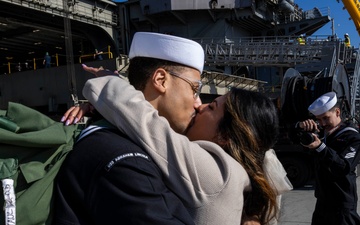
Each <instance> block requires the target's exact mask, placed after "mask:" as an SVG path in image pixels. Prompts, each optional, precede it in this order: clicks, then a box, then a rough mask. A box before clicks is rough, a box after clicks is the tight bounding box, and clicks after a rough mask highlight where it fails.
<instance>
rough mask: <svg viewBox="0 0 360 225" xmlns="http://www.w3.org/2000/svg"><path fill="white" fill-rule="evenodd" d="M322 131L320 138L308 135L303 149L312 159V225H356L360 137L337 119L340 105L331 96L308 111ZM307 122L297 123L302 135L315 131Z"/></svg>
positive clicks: (334, 96)
mask: <svg viewBox="0 0 360 225" xmlns="http://www.w3.org/2000/svg"><path fill="white" fill-rule="evenodd" d="M308 110H309V111H310V112H311V113H312V114H313V115H314V116H315V117H316V119H317V121H318V124H319V125H320V126H321V127H322V128H323V129H324V137H323V138H321V139H320V138H319V137H318V136H317V135H315V134H312V136H313V138H314V141H313V142H312V143H310V144H309V145H306V146H305V147H308V148H309V149H310V150H311V153H312V154H313V155H314V158H315V166H316V169H315V171H316V174H315V197H316V198H317V201H316V205H315V210H314V213H313V217H312V223H311V224H312V225H358V224H360V217H359V215H358V214H357V200H358V196H357V192H356V190H357V189H356V173H355V169H356V166H357V164H358V163H359V159H360V154H359V147H360V134H359V132H358V130H357V129H355V128H354V127H352V126H351V124H350V123H346V122H344V121H343V120H342V118H341V109H340V101H338V100H337V96H336V93H335V92H329V93H326V94H324V95H322V96H320V97H319V98H318V99H316V100H315V101H314V102H313V103H312V104H311V105H310V106H309V108H308ZM318 124H317V123H316V122H315V121H314V120H312V119H308V120H305V121H302V122H299V123H298V126H299V127H300V128H301V129H303V130H304V131H313V130H318V129H319V127H318Z"/></svg>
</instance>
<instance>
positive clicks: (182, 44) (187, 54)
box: [129, 32, 205, 73]
mask: <svg viewBox="0 0 360 225" xmlns="http://www.w3.org/2000/svg"><path fill="white" fill-rule="evenodd" d="M137 56H141V57H149V58H156V59H163V60H167V61H171V62H176V63H180V64H183V65H185V66H189V67H192V68H195V69H197V70H199V71H200V73H202V71H203V68H204V58H205V56H204V49H203V48H202V47H201V45H200V44H199V43H197V42H195V41H192V40H189V39H186V38H181V37H177V36H173V35H166V34H159V33H150V32H137V33H135V35H134V38H133V40H132V43H131V47H130V52H129V58H130V59H132V58H134V57H137Z"/></svg>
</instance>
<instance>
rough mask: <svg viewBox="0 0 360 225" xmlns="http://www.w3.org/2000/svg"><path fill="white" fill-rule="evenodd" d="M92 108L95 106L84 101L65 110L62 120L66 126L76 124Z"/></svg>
mask: <svg viewBox="0 0 360 225" xmlns="http://www.w3.org/2000/svg"><path fill="white" fill-rule="evenodd" d="M92 110H93V106H92V105H91V104H90V103H82V104H80V105H78V106H72V107H71V108H70V109H68V110H67V111H66V112H65V114H64V116H63V117H62V118H61V122H63V123H65V125H66V126H68V125H71V124H76V123H77V122H79V121H80V120H81V119H82V118H83V117H84V116H85V115H86V114H87V113H89V112H91V111H92Z"/></svg>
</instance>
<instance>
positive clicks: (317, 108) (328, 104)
mask: <svg viewBox="0 0 360 225" xmlns="http://www.w3.org/2000/svg"><path fill="white" fill-rule="evenodd" d="M336 102H337V97H336V93H335V92H328V93H326V94H323V95H322V96H320V97H319V98H317V99H316V100H315V101H314V102H313V103H312V104H311V105H310V106H309V108H308V110H309V111H310V112H311V113H312V114H314V115H315V116H318V115H321V114H323V113H326V112H327V111H329V110H330V109H332V108H333V107H334V106H335V105H336Z"/></svg>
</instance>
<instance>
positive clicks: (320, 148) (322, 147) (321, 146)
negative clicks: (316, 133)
mask: <svg viewBox="0 0 360 225" xmlns="http://www.w3.org/2000/svg"><path fill="white" fill-rule="evenodd" d="M325 147H326V145H325V143H324V142H322V143H321V145H320V146H319V147H317V148H316V149H315V151H317V152H321V151H322V150H324V148H325Z"/></svg>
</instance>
